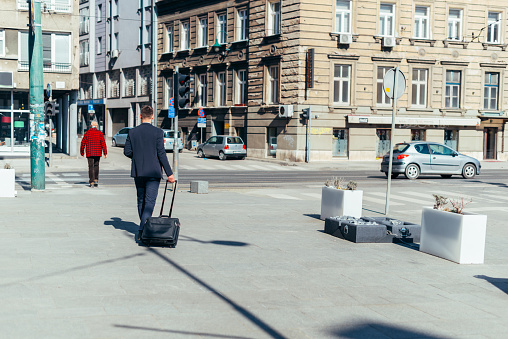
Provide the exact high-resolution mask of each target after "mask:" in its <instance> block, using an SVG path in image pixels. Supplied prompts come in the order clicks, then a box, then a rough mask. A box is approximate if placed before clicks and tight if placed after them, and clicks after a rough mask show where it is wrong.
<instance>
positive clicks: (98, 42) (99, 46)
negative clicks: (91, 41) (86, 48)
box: [95, 36, 102, 55]
mask: <svg viewBox="0 0 508 339" xmlns="http://www.w3.org/2000/svg"><path fill="white" fill-rule="evenodd" d="M95 49H96V51H97V55H99V54H102V37H101V36H99V37H97V46H95Z"/></svg>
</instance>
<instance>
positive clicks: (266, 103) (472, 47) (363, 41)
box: [157, 0, 508, 161]
mask: <svg viewBox="0 0 508 339" xmlns="http://www.w3.org/2000/svg"><path fill="white" fill-rule="evenodd" d="M193 4H194V2H192V1H188V2H186V3H185V8H184V7H183V6H182V5H178V1H170V0H166V1H159V2H158V3H157V7H158V10H159V23H160V25H159V66H160V67H159V71H160V74H159V85H160V86H159V88H160V92H159V100H160V102H161V103H164V101H165V100H166V97H169V96H171V95H172V94H171V92H170V91H171V89H170V88H169V87H170V86H166V87H164V86H165V83H166V82H167V81H166V79H168V78H170V77H171V75H172V72H173V70H174V67H175V66H179V67H180V69H183V70H184V71H185V72H190V73H191V74H193V75H194V76H195V82H194V85H195V93H194V94H195V95H194V97H193V101H192V103H191V108H190V109H188V110H187V111H186V113H185V114H184V115H183V116H181V117H180V119H182V121H184V124H183V126H184V128H187V130H186V131H185V132H187V133H188V134H187V135H188V136H190V135H191V134H192V131H193V130H194V131H195V132H196V133H197V131H198V129H197V128H196V127H195V126H196V123H197V110H198V108H199V107H203V109H204V110H205V111H206V113H207V129H206V132H207V135H206V136H210V135H214V134H222V133H225V134H237V135H240V136H242V137H244V138H245V139H246V142H247V146H248V147H247V149H248V155H249V156H253V157H259V158H263V157H269V156H271V155H270V146H271V144H273V143H274V142H275V140H276V143H277V152H276V155H275V157H276V158H278V159H281V160H290V161H304V160H305V159H306V153H307V152H306V151H307V147H308V145H309V144H310V147H309V149H310V160H311V161H318V160H331V159H335V158H337V159H340V158H344V159H351V160H375V159H377V158H379V157H380V156H382V155H383V154H385V153H386V152H387V151H388V150H389V143H390V140H389V139H390V127H391V114H392V103H391V100H390V99H389V98H388V97H387V96H386V95H385V94H384V92H383V77H384V75H385V74H386V72H387V71H388V70H389V69H391V68H394V67H399V69H400V70H401V71H402V72H403V73H404V75H405V78H406V85H407V87H406V90H405V92H404V94H403V95H402V97H401V98H400V99H399V100H398V101H397V107H398V109H397V116H396V120H395V122H396V130H395V140H394V141H395V142H403V141H412V140H427V141H436V142H441V143H445V144H447V145H448V146H450V147H451V148H454V149H456V150H458V151H459V152H462V153H465V154H469V155H472V156H474V157H476V158H478V159H493V160H507V159H508V152H507V151H506V146H505V144H506V142H507V141H508V136H507V135H506V133H505V129H506V121H507V120H508V88H507V84H508V75H507V74H506V66H507V63H508V52H507V51H506V47H507V41H508V21H507V15H508V4H504V3H502V2H499V1H494V0H488V1H485V2H482V3H478V4H476V3H475V4H473V3H471V2H469V1H467V2H466V1H454V2H450V1H402V0H401V1H357V0H350V1H348V0H326V1H325V0H317V1H310V0H308V1H303V0H294V1H289V0H287V1H285V0H282V1H269V0H254V1H215V2H213V3H212V4H210V5H207V6H203V5H202V2H199V3H198V2H196V3H195V5H193ZM179 6H180V7H179ZM243 10H245V11H246V15H247V16H248V23H247V24H245V29H246V30H247V31H248V33H246V36H247V38H246V39H238V36H239V33H238V32H239V31H241V30H242V29H243V27H244V26H242V22H243V21H242V20H241V19H240V18H241V17H242V16H243V15H245V14H244V12H242V11H243ZM224 15H225V17H224ZM203 16H206V18H207V20H208V21H207V27H208V30H207V37H208V38H207V44H206V46H202V44H201V43H200V42H199V37H200V29H201V30H202V25H200V20H201V18H204V17H203ZM187 20H188V22H189V26H188V27H187V26H186V25H185V24H183V25H182V22H184V23H185V22H186V21H187ZM224 21H225V22H226V24H225V26H224V24H223V22H224ZM168 23H169V24H170V25H171V26H172V27H173V28H172V31H171V32H172V33H171V34H168V32H169V31H168V29H167V24H168ZM223 27H226V28H225V29H224V30H225V31H226V32H227V34H226V36H221V35H220V32H221V31H222V29H221V28H223ZM181 34H183V36H185V37H186V39H187V36H188V39H189V44H188V45H187V46H185V47H187V48H185V49H182V48H180V47H179V45H177V42H176V41H178V43H179V42H180V41H181V39H182V38H181ZM168 37H169V38H168ZM170 39H173V41H174V42H173V46H172V48H173V52H171V53H168V52H167V51H168V48H167V46H168V43H167V42H168V41H169V40H170ZM217 39H218V41H219V42H220V43H222V42H226V43H224V44H220V46H221V48H218V51H217V52H216V51H215V49H214V48H213V47H211V46H212V45H213V44H214V43H215V41H216V40H217ZM225 40H226V41H225ZM244 70H245V71H246V74H245V75H246V77H247V80H246V82H247V84H248V85H247V88H246V89H245V88H244V87H242V85H243V84H244V83H245V78H243V76H244V73H243V71H244ZM200 72H201V73H206V80H207V82H206V86H205V87H204V86H203V84H202V83H201V82H200V81H199V79H200ZM168 83H169V84H170V83H171V81H169V82H168ZM164 88H166V89H164ZM203 88H206V89H205V90H206V95H207V100H206V102H205V103H204V102H203V101H200V100H201V99H200V97H199V94H200V93H201V92H200V89H203ZM245 92H246V93H247V94H246V97H247V99H246V101H244V102H245V103H244V105H245V106H239V104H241V103H240V101H238V97H242V95H239V93H240V94H242V93H245ZM166 93H167V94H166ZM221 98H224V100H222V99H221ZM281 106H282V107H283V108H284V110H285V111H288V110H289V111H290V110H291V109H292V110H293V115H292V116H291V117H285V116H284V115H281V114H280V111H281ZM305 108H310V109H311V117H312V121H311V128H310V142H307V141H308V140H307V133H308V129H307V124H308V121H307V120H306V119H301V117H300V114H301V113H302V109H305ZM162 116H164V112H161V117H162Z"/></svg>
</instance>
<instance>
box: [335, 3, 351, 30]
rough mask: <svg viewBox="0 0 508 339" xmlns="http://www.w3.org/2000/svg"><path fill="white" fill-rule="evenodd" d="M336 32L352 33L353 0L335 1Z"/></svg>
mask: <svg viewBox="0 0 508 339" xmlns="http://www.w3.org/2000/svg"><path fill="white" fill-rule="evenodd" d="M335 32H336V33H351V0H337V2H336V3H335Z"/></svg>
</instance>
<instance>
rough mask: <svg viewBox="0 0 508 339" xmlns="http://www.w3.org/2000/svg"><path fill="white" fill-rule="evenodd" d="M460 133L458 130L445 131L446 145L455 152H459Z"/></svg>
mask: <svg viewBox="0 0 508 339" xmlns="http://www.w3.org/2000/svg"><path fill="white" fill-rule="evenodd" d="M458 135H459V131H458V130H456V129H445V131H444V144H445V145H446V146H448V147H450V148H451V149H453V150H455V151H456V150H457V140H458Z"/></svg>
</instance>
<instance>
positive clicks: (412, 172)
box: [404, 164, 420, 180]
mask: <svg viewBox="0 0 508 339" xmlns="http://www.w3.org/2000/svg"><path fill="white" fill-rule="evenodd" d="M404 175H405V176H406V178H408V179H410V180H414V179H417V178H418V177H419V176H420V167H418V165H417V164H409V165H407V166H406V170H405V171H404Z"/></svg>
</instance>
